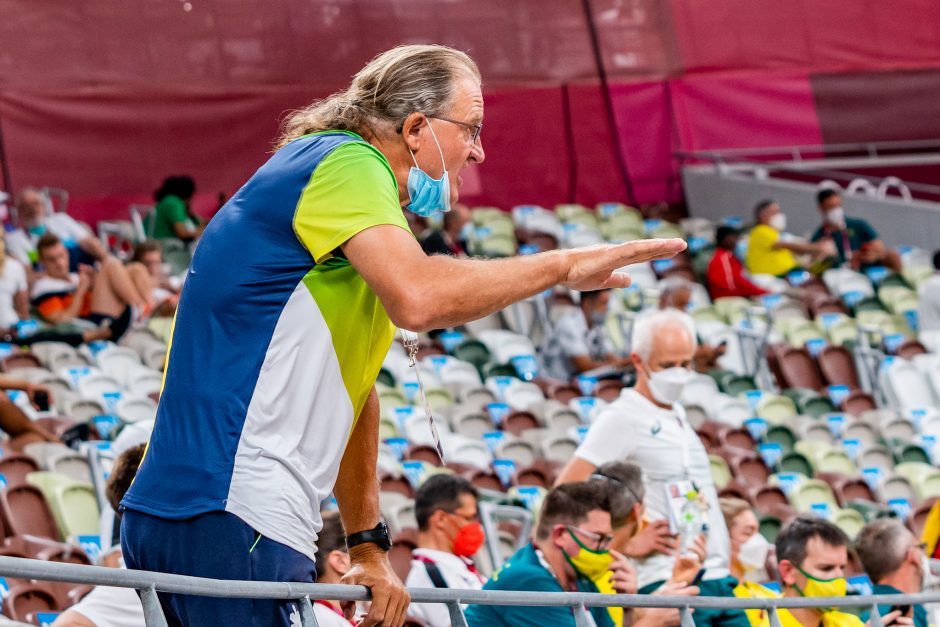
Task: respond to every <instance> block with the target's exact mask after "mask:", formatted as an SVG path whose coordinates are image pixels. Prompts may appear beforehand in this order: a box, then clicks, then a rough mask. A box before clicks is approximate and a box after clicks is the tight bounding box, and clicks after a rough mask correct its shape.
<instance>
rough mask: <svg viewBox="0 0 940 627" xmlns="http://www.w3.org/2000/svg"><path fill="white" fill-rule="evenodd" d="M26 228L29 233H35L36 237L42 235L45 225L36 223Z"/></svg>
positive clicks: (44, 232)
mask: <svg viewBox="0 0 940 627" xmlns="http://www.w3.org/2000/svg"><path fill="white" fill-rule="evenodd" d="M28 230H29V234H30V235H35V236H36V237H42V236H43V235H45V234H46V225H45V224H37V225H36V226H31V227H29V229H28Z"/></svg>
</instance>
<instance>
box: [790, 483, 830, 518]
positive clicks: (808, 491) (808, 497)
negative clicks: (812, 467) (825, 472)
mask: <svg viewBox="0 0 940 627" xmlns="http://www.w3.org/2000/svg"><path fill="white" fill-rule="evenodd" d="M790 502H791V503H792V504H793V507H794V508H795V509H796V510H797V511H798V512H801V513H806V512H811V511H813V506H814V505H817V504H821V503H824V504H826V505H828V506H829V507H830V508H831V509H832V511H833V512H834V511H835V510H836V509H838V503H837V502H836V498H835V496H834V495H833V494H832V490H831V489H830V488H829V484H827V483H826V482H825V481H821V480H819V479H807V480H806V481H803V482H802V483H800V484H799V485H798V486H796V487H795V488H794V489H793V492H792V493H791V494H790Z"/></svg>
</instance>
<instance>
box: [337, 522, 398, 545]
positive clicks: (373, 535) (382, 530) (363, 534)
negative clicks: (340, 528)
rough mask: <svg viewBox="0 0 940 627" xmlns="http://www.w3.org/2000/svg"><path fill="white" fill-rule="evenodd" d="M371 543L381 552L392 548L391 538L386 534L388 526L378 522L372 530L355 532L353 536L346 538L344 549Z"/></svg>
mask: <svg viewBox="0 0 940 627" xmlns="http://www.w3.org/2000/svg"><path fill="white" fill-rule="evenodd" d="M366 542H371V543H372V544H374V545H376V546H377V547H379V548H380V549H382V550H383V551H388V550H390V549H391V548H392V536H391V535H389V533H388V525H386V524H385V523H384V522H380V523H379V524H377V525H376V526H375V527H374V528H372V529H367V530H366V531H357V532H356V533H354V534H351V535H348V536H346V548H347V549H351V548H353V547H354V546H359V545H360V544H365V543H366Z"/></svg>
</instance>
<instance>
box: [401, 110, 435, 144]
mask: <svg viewBox="0 0 940 627" xmlns="http://www.w3.org/2000/svg"><path fill="white" fill-rule="evenodd" d="M427 124H428V117H427V116H426V115H424V114H423V113H420V112H417V111H416V112H414V113H409V114H408V117H406V118H405V121H404V122H402V126H401V135H402V137H404V139H405V144H406V145H407V146H408V148H410V149H411V151H412V152H418V148H419V147H420V146H421V131H422V129H424V127H425V126H427Z"/></svg>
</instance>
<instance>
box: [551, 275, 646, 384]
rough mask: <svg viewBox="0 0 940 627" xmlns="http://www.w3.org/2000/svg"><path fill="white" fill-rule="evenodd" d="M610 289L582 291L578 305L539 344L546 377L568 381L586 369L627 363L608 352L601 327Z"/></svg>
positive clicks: (604, 333) (605, 314)
mask: <svg viewBox="0 0 940 627" xmlns="http://www.w3.org/2000/svg"><path fill="white" fill-rule="evenodd" d="M610 293H611V292H610V290H609V289H607V290H596V291H593V292H581V299H580V302H579V306H578V308H577V309H575V310H574V311H571V312H569V313H567V314H565V315H564V316H562V317H561V318H560V319H559V320H558V321H557V322H556V323H555V327H554V329H552V332H551V333H550V334H549V335H548V337H547V338H546V339H545V342H544V345H543V347H542V362H543V372H544V373H545V376H546V377H550V378H554V379H560V380H562V381H569V380H571V379H572V378H573V377H575V376H577V375H579V374H583V373H585V372H587V371H589V370H594V369H596V368H602V367H605V366H613V367H616V368H622V367H625V366H627V365H628V364H629V363H630V360H629V359H621V358H619V357H617V356H616V355H614V354H613V352H611V348H610V342H609V340H608V338H607V333H606V331H605V330H604V323H605V321H606V320H607V311H608V307H609V305H610Z"/></svg>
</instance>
